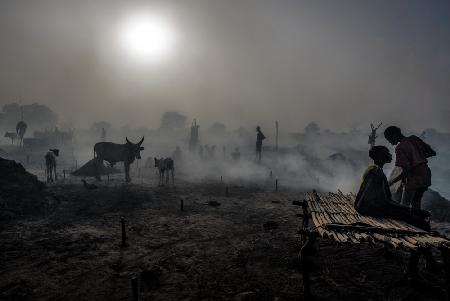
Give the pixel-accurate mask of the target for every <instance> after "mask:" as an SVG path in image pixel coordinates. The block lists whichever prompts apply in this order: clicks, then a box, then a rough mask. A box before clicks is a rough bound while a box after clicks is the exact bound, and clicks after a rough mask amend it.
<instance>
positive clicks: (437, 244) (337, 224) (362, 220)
mask: <svg viewBox="0 0 450 301" xmlns="http://www.w3.org/2000/svg"><path fill="white" fill-rule="evenodd" d="M354 201H355V195H353V194H349V195H345V194H343V193H342V192H339V193H317V192H316V191H313V192H310V193H307V197H306V200H304V201H293V204H294V205H298V206H301V207H302V209H303V210H302V211H303V212H302V213H300V214H297V216H299V217H301V218H302V220H303V222H302V226H301V228H300V230H299V232H298V233H299V234H300V235H301V249H300V253H299V258H298V259H299V263H300V265H301V269H302V274H303V297H304V299H305V300H309V299H310V298H312V297H311V279H310V273H311V271H312V266H313V265H312V264H311V261H310V260H309V257H310V256H311V255H313V254H314V253H315V252H316V251H315V250H316V249H315V248H314V242H315V241H316V238H317V237H321V238H324V239H330V240H333V241H335V242H338V243H345V244H359V243H369V244H377V245H380V244H382V245H385V246H388V247H392V248H398V249H403V250H405V251H408V252H410V254H411V255H410V260H409V264H408V269H407V271H408V275H413V274H414V271H415V270H416V269H417V265H418V263H419V256H420V254H425V253H424V252H426V251H427V250H429V249H430V248H431V247H433V248H438V249H439V250H440V251H441V255H442V259H443V263H444V271H445V274H446V288H445V290H446V294H447V295H446V296H447V299H446V300H450V240H448V239H447V238H446V237H445V236H442V235H439V233H437V232H427V231H423V230H421V229H419V228H416V227H414V226H412V225H410V224H408V223H405V222H403V221H398V220H394V219H390V218H375V217H370V216H365V215H361V214H359V213H358V212H356V210H355V209H354V208H353V204H354ZM411 272H412V273H411Z"/></svg>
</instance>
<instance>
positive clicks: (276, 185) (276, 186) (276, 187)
mask: <svg viewBox="0 0 450 301" xmlns="http://www.w3.org/2000/svg"><path fill="white" fill-rule="evenodd" d="M275 191H278V179H275Z"/></svg>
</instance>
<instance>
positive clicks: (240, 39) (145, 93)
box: [0, 0, 450, 131]
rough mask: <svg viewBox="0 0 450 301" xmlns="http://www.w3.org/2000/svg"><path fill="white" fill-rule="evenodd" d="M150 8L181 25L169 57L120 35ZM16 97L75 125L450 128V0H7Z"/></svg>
mask: <svg viewBox="0 0 450 301" xmlns="http://www.w3.org/2000/svg"><path fill="white" fill-rule="evenodd" d="M142 12H150V13H152V14H153V15H157V16H161V17H162V18H164V19H165V20H167V22H168V23H169V24H170V25H171V27H172V30H173V32H174V35H175V44H174V47H173V49H172V51H171V53H170V55H168V56H167V57H166V58H165V59H164V60H161V61H157V62H152V63H148V62H144V61H140V60H139V59H137V58H136V57H133V56H132V55H131V54H130V53H129V52H127V51H126V49H125V47H124V45H123V40H122V39H121V38H120V37H121V35H120V32H121V30H122V25H123V23H124V20H126V19H127V18H133V16H135V15H137V14H140V13H142ZM19 98H21V99H22V103H31V102H41V103H44V104H47V105H49V106H51V107H52V108H53V109H54V110H55V111H57V112H58V113H59V115H60V117H61V118H60V119H61V121H62V122H71V123H73V124H74V125H76V126H89V125H90V124H91V123H92V122H93V121H96V120H106V121H110V122H112V123H113V124H115V125H117V126H121V125H124V124H129V125H130V126H149V127H156V126H157V125H158V124H159V121H160V117H161V113H162V112H164V111H179V112H181V113H183V114H186V115H187V116H189V117H190V118H194V117H196V118H198V120H199V121H200V123H201V124H205V125H208V124H210V123H211V122H213V121H219V122H223V123H225V124H226V125H227V126H228V127H229V128H231V129H234V128H237V127H238V126H239V125H244V126H254V125H256V124H261V125H263V126H269V125H270V126H271V125H272V124H273V121H274V120H275V119H278V120H280V126H281V127H282V128H287V129H289V130H291V131H293V130H298V129H302V128H303V127H304V126H305V125H306V124H307V123H308V122H310V121H313V120H314V121H317V122H318V123H319V124H320V125H321V126H322V127H323V128H332V129H338V130H344V129H348V128H349V127H353V126H359V127H362V128H368V124H370V122H374V123H375V122H379V121H383V122H384V123H385V124H388V123H395V124H398V125H401V126H403V127H406V128H409V129H411V130H420V129H423V128H427V127H437V128H440V129H443V130H447V131H449V130H450V105H449V103H450V1H448V0H442V1H440V0H433V1H427V0H423V1H413V0H404V1H402V0H396V1H392V0H385V1H381V0H379V1H376V0H373V1H369V0H367V1H363V0H355V1H350V0H341V1H334V0H329V1H320V0H319V1H318V0H310V1H300V0H291V1H287V0H286V1H283V0H272V1H264V0H241V1H238V0H203V1H201V0H198V1H197V0H179V1H158V2H157V1H123V0H121V1H111V0H108V1H106V0H105V1H100V0H88V1H87V0H86V1H81V0H77V1H74V0H54V1H47V0H28V1H25V0H0V104H4V103H8V102H11V101H13V100H17V99H19Z"/></svg>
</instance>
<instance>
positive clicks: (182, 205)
mask: <svg viewBox="0 0 450 301" xmlns="http://www.w3.org/2000/svg"><path fill="white" fill-rule="evenodd" d="M183 209H184V201H183V199H181V200H180V210H181V211H183Z"/></svg>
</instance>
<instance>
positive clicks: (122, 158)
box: [94, 137, 144, 182]
mask: <svg viewBox="0 0 450 301" xmlns="http://www.w3.org/2000/svg"><path fill="white" fill-rule="evenodd" d="M142 142H144V137H142V139H141V141H139V142H138V143H132V142H130V141H129V140H128V138H126V143H125V144H117V143H112V142H99V143H96V144H95V145H94V158H96V159H97V162H98V163H99V164H103V161H107V162H108V163H109V164H110V165H111V166H114V164H116V163H117V162H123V166H124V169H125V180H126V181H127V182H130V181H131V178H130V164H131V163H133V162H134V160H135V159H140V158H141V150H143V149H144V148H143V147H142V146H141V144H142ZM96 178H97V180H101V179H100V175H99V174H97V175H96Z"/></svg>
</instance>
